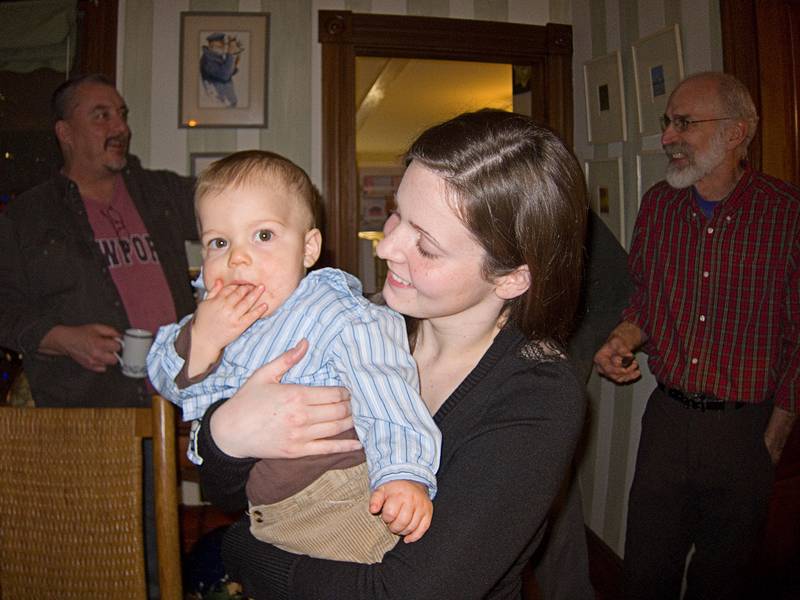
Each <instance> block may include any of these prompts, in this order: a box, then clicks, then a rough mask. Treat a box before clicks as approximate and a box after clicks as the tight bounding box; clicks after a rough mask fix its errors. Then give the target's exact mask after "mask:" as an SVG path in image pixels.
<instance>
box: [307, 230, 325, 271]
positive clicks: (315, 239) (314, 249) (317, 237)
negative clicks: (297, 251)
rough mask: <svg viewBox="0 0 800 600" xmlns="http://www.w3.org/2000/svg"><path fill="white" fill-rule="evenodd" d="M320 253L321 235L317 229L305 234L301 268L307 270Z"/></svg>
mask: <svg viewBox="0 0 800 600" xmlns="http://www.w3.org/2000/svg"><path fill="white" fill-rule="evenodd" d="M320 252H322V234H321V233H320V232H319V229H317V228H314V229H312V230H310V231H309V232H308V233H306V241H305V246H304V247H303V266H304V267H305V268H306V269H309V268H311V267H313V266H314V263H315V262H317V259H319V254H320Z"/></svg>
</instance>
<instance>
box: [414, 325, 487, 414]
mask: <svg viewBox="0 0 800 600" xmlns="http://www.w3.org/2000/svg"><path fill="white" fill-rule="evenodd" d="M501 327H502V323H501V322H500V320H499V319H498V320H495V321H494V322H489V323H487V322H485V321H483V322H477V323H464V322H463V321H461V322H458V323H452V322H441V321H430V320H426V321H421V322H420V323H419V328H418V329H417V336H416V343H415V346H414V360H415V361H416V362H417V367H418V369H419V378H420V386H421V390H420V391H421V395H422V398H423V399H424V400H425V404H426V405H427V406H428V409H429V410H430V412H431V414H435V413H436V411H437V410H439V407H440V406H441V405H442V404H443V403H444V401H445V400H447V398H448V397H449V396H450V394H452V393H453V391H455V389H456V388H457V387H458V386H459V384H460V383H461V382H462V381H463V380H464V379H465V378H466V376H467V375H468V374H469V373H470V371H472V369H474V368H475V365H477V364H478V362H479V361H480V359H481V358H482V357H483V355H484V354H486V351H487V350H488V349H489V347H490V346H491V345H492V342H493V341H494V338H495V336H496V335H497V333H498V332H499V331H500V329H501Z"/></svg>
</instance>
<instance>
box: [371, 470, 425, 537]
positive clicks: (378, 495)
mask: <svg viewBox="0 0 800 600" xmlns="http://www.w3.org/2000/svg"><path fill="white" fill-rule="evenodd" d="M369 511H370V512H371V513H372V514H374V515H376V514H378V513H381V518H382V519H383V521H384V522H385V523H386V524H387V525H388V526H389V530H390V531H391V532H392V533H396V534H397V535H403V536H405V538H404V541H405V542H406V543H407V544H408V543H410V542H416V541H417V540H418V539H420V538H421V537H422V536H423V535H424V534H425V532H426V531H428V527H430V525H431V516H432V515H433V503H432V502H431V500H430V498H429V497H428V488H427V487H425V486H424V485H422V484H421V483H417V482H415V481H404V480H399V481H390V482H389V483H384V484H383V485H382V486H380V487H378V489H376V490H375V491H374V492H372V497H371V498H370V500H369Z"/></svg>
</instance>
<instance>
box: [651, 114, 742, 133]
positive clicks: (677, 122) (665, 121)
mask: <svg viewBox="0 0 800 600" xmlns="http://www.w3.org/2000/svg"><path fill="white" fill-rule="evenodd" d="M732 118H733V117H719V118H718V119H696V120H692V119H687V118H686V117H681V116H675V117H673V118H672V119H670V118H669V117H668V116H667V115H661V119H660V122H661V131H662V132H664V131H666V130H667V127H669V126H670V125H672V126H673V127H674V128H675V131H677V132H678V133H683V132H684V131H686V130H687V129H689V125H694V124H695V123H711V122H712V121H727V120H728V119H732Z"/></svg>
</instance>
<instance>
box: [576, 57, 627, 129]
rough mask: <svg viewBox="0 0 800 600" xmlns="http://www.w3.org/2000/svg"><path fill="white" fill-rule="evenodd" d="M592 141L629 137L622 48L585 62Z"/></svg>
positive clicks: (587, 115) (588, 116) (584, 72)
mask: <svg viewBox="0 0 800 600" xmlns="http://www.w3.org/2000/svg"><path fill="white" fill-rule="evenodd" d="M583 81H584V90H585V97H586V120H587V128H586V129H587V132H588V137H589V142H591V143H592V144H609V143H612V142H624V141H626V140H627V139H628V128H627V124H626V122H625V90H624V87H623V83H622V58H621V56H620V53H619V51H617V50H615V51H614V52H612V53H611V54H607V55H606V56H601V57H599V58H594V59H592V60H590V61H587V62H585V63H584V64H583Z"/></svg>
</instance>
